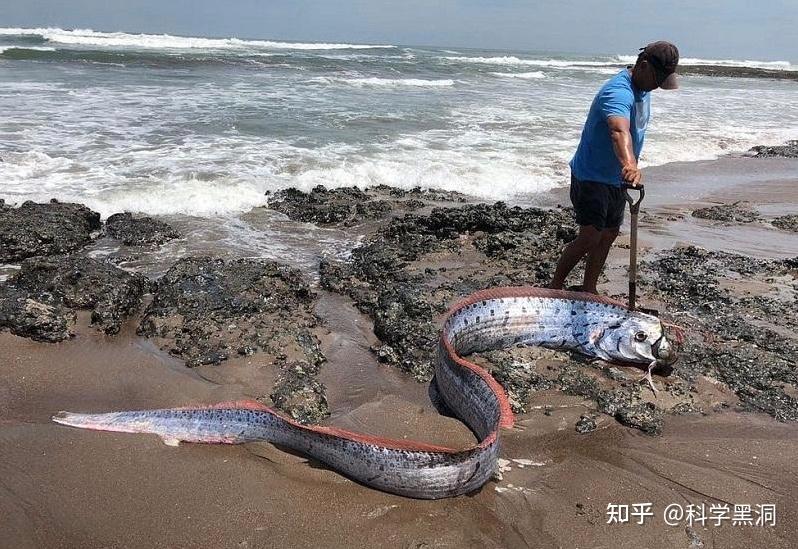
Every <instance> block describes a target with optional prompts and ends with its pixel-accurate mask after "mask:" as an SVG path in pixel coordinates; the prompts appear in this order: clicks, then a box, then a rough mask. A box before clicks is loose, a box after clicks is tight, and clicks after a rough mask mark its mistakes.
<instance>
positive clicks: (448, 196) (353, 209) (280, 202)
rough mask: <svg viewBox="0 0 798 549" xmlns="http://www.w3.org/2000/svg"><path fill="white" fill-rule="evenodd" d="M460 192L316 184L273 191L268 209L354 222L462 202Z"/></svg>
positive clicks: (307, 218) (309, 219) (299, 217)
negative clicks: (439, 203) (331, 187)
mask: <svg viewBox="0 0 798 549" xmlns="http://www.w3.org/2000/svg"><path fill="white" fill-rule="evenodd" d="M465 201H466V197H465V195H462V194H460V193H456V192H449V191H439V190H434V189H432V190H422V189H421V188H414V189H411V190H409V191H406V190H403V189H396V188H393V187H388V186H387V185H378V186H376V187H372V188H370V189H368V190H365V191H362V190H360V189H358V188H357V187H341V188H336V189H327V188H326V187H325V186H324V185H317V186H316V187H314V188H313V189H312V190H311V191H310V192H309V193H305V192H302V191H300V190H298V189H294V188H291V189H285V190H282V191H277V192H276V193H274V194H273V195H272V196H271V197H270V198H269V208H271V209H273V210H276V211H278V212H281V213H283V214H285V215H287V216H288V217H289V218H290V219H293V220H295V221H303V222H306V223H317V224H319V225H342V226H345V227H348V226H352V225H357V224H359V223H363V222H364V221H368V220H372V219H381V218H385V217H388V216H389V215H391V214H393V213H395V212H399V213H401V212H408V211H413V210H417V209H419V208H423V207H424V206H426V205H427V204H429V203H435V202H465Z"/></svg>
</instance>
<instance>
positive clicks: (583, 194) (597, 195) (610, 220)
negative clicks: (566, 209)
mask: <svg viewBox="0 0 798 549" xmlns="http://www.w3.org/2000/svg"><path fill="white" fill-rule="evenodd" d="M571 203H572V204H573V205H574V210H575V211H576V222H577V223H578V224H579V225H580V226H583V225H592V226H594V227H595V228H596V229H598V230H599V231H601V230H604V229H617V228H618V227H620V226H621V224H622V223H623V212H624V210H625V209H626V197H625V195H624V192H623V189H621V187H620V186H618V187H616V186H615V185H607V184H606V183H598V182H596V181H580V180H579V179H577V178H576V177H574V175H573V174H571Z"/></svg>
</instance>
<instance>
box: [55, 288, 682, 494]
mask: <svg viewBox="0 0 798 549" xmlns="http://www.w3.org/2000/svg"><path fill="white" fill-rule="evenodd" d="M514 345H538V346H543V347H548V348H556V349H568V350H572V351H576V352H579V353H583V354H585V355H588V356H592V357H596V358H601V359H604V360H608V361H618V362H623V363H637V364H644V365H646V366H648V367H649V369H650V367H652V366H653V365H656V364H657V363H664V364H670V363H672V362H673V361H674V360H675V352H674V349H673V348H672V346H671V344H670V343H669V341H668V339H667V338H666V335H665V331H664V328H663V325H662V324H661V323H660V321H659V319H657V318H656V317H653V316H650V315H647V314H644V313H640V312H632V311H629V310H628V309H627V308H626V307H625V306H624V305H623V304H621V303H619V302H617V301H614V300H611V299H609V298H605V297H600V296H596V295H592V294H586V293H578V292H568V291H561V290H547V289H542V288H532V287H508V288H495V289H490V290H484V291H481V292H477V293H475V294H472V295H470V296H468V297H466V298H465V299H463V300H462V301H460V302H459V303H457V304H456V305H455V306H454V307H452V308H451V309H450V310H449V312H448V314H447V316H446V318H445V320H444V322H443V329H442V330H441V336H440V340H439V343H438V356H437V361H436V365H435V379H434V381H433V382H434V383H436V384H437V389H438V393H439V395H440V396H441V398H442V400H443V403H444V404H445V405H446V406H447V407H448V408H449V409H450V410H451V412H452V413H453V415H454V416H456V417H457V418H459V419H460V420H462V421H463V422H464V423H465V424H466V425H467V426H468V427H469V428H470V429H471V431H472V432H473V433H474V435H475V436H476V439H477V442H476V443H475V444H474V445H473V446H471V447H469V448H464V449H454V448H446V447H443V446H434V445H430V444H424V443H420V442H413V441H407V440H394V439H387V438H380V437H374V436H371V435H366V434H360V433H354V432H350V431H345V430H343V429H337V428H335V427H326V426H319V425H302V424H300V423H298V422H296V421H294V420H292V419H290V418H288V417H285V416H284V415H282V414H280V413H279V412H277V411H275V410H273V409H271V408H269V407H267V406H264V405H262V404H260V403H258V402H256V401H238V402H227V403H221V404H215V405H212V406H201V407H187V408H173V409H161V410H141V411H127V412H110V413H100V414H77V413H70V412H60V413H58V414H57V415H56V416H54V417H53V421H55V422H57V423H61V424H64V425H71V426H73V427H80V428H84V429H97V430H103V431H119V432H126V433H154V434H157V435H158V436H160V437H161V438H162V439H163V440H164V442H166V443H167V444H177V443H178V442H180V441H184V442H202V443H220V444H240V443H245V442H258V441H266V442H271V443H274V444H278V445H283V446H286V447H288V448H292V449H294V450H297V451H299V452H302V453H304V454H306V455H308V456H310V457H313V458H315V459H316V460H318V461H321V462H323V463H325V464H327V465H328V466H329V467H331V468H332V469H334V470H335V471H338V472H340V473H341V474H343V475H346V476H347V477H349V478H351V479H354V480H356V481H358V482H360V483H362V484H364V485H366V486H370V487H373V488H377V489H379V490H384V491H386V492H392V493H395V494H400V495H403V496H409V497H414V498H425V499H436V498H444V497H452V496H457V495H460V494H466V493H468V492H471V491H474V490H476V489H478V488H480V487H481V486H482V485H483V484H485V482H487V481H488V480H489V479H490V478H491V476H492V475H493V474H494V472H495V471H496V467H497V459H498V455H499V449H500V446H499V431H500V428H503V427H504V428H509V427H511V426H512V425H513V414H512V411H511V410H510V404H509V402H508V400H507V396H506V394H505V392H504V390H503V389H502V387H501V386H500V385H499V384H498V383H497V382H496V380H494V379H493V378H492V377H491V376H490V374H489V373H488V372H487V371H486V370H484V369H482V368H481V367H479V366H477V365H476V364H473V363H472V362H469V361H468V360H467V359H465V358H463V357H464V356H465V355H468V354H470V353H474V352H478V351H486V350H491V349H500V348H505V347H509V346H514Z"/></svg>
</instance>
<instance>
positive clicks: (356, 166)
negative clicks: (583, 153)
mask: <svg viewBox="0 0 798 549" xmlns="http://www.w3.org/2000/svg"><path fill="white" fill-rule="evenodd" d="M633 60H634V58H633V57H630V56H625V55H603V56H600V55H597V56H592V57H585V56H581V57H579V56H572V55H565V54H561V55H560V54H551V53H535V52H507V51H482V50H479V51H478V50H465V49H457V50H452V49H436V48H425V47H412V46H400V45H390V44H382V45H368V44H316V43H287V42H277V41H271V40H265V39H264V40H244V39H239V38H220V39H211V38H192V37H178V36H168V35H157V36H156V35H140V34H127V33H105V32H96V31H90V30H72V31H70V30H62V29H9V28H5V29H0V112H2V117H0V159H2V162H0V198H4V199H5V200H6V201H7V202H21V201H23V200H28V199H31V200H38V201H43V200H48V199H49V198H51V197H56V198H59V199H61V200H70V201H77V202H82V203H85V204H87V205H89V206H90V207H92V208H94V209H96V210H97V211H100V212H101V213H102V214H103V215H104V216H107V215H110V214H112V213H115V212H118V211H122V210H128V211H134V212H146V213H150V214H163V215H169V214H185V215H190V216H200V217H214V216H230V215H235V214H237V213H240V212H245V211H248V210H249V209H251V208H252V207H253V206H257V205H261V204H263V203H264V202H265V196H264V193H265V192H266V191H267V190H275V189H280V188H285V187H290V186H294V187H298V188H300V189H305V190H307V189H310V188H312V187H314V186H315V185H318V184H324V185H327V186H333V187H335V186H345V185H357V186H360V187H366V186H372V185H379V184H387V185H392V186H396V187H402V188H411V187H415V186H421V187H424V188H432V187H436V188H442V189H448V190H458V191H462V192H466V193H469V194H473V195H476V196H478V197H482V198H485V199H505V200H512V199H514V198H516V197H519V196H527V195H530V194H534V193H539V192H542V191H545V190H547V189H550V188H552V187H554V186H562V185H565V184H567V177H568V166H567V163H568V160H569V159H570V156H571V154H572V153H573V150H574V148H575V146H576V143H577V141H578V138H579V134H580V131H581V126H582V124H583V122H584V117H585V114H586V112H587V109H588V107H589V104H590V101H591V99H592V97H593V95H594V93H595V92H596V90H597V89H598V88H599V86H600V85H601V83H602V82H603V81H604V80H606V79H607V78H609V77H610V76H611V75H613V74H614V73H616V72H617V71H618V70H619V69H620V66H622V65H623V64H624V63H629V62H632V61H633ZM683 62H684V63H685V64H714V65H742V66H753V67H761V68H769V69H778V70H798V67H796V66H794V65H791V64H789V63H787V62H772V61H770V62H760V61H748V60H706V59H695V58H686V59H684V60H683ZM681 82H682V88H681V89H680V90H678V91H676V92H664V91H656V92H654V97H653V101H652V121H651V125H650V129H649V132H648V136H647V143H646V148H645V151H644V157H643V162H644V163H645V164H647V165H653V164H663V163H666V162H673V161H689V160H699V159H710V158H714V157H717V156H720V155H723V154H727V153H731V152H739V151H744V150H746V149H748V148H749V147H751V146H753V145H758V144H776V143H781V142H783V141H785V140H787V139H795V138H798V84H796V82H792V81H776V80H766V79H742V78H717V77H705V76H685V77H682V80H681Z"/></svg>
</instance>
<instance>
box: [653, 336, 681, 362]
mask: <svg viewBox="0 0 798 549" xmlns="http://www.w3.org/2000/svg"><path fill="white" fill-rule="evenodd" d="M651 349H652V351H653V354H654V358H655V359H656V360H657V364H659V365H661V366H670V365H671V364H674V363H675V362H676V361H677V360H679V353H678V352H677V350H676V348H675V347H674V346H673V344H671V343H670V342H669V341H668V339H667V338H666V337H665V334H662V335H661V336H659V339H657V340H656V341H655V342H654V344H653V345H652V346H651Z"/></svg>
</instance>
